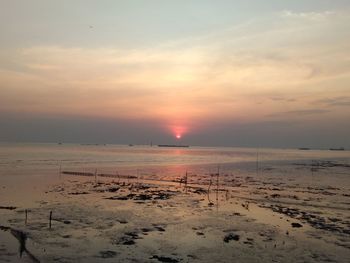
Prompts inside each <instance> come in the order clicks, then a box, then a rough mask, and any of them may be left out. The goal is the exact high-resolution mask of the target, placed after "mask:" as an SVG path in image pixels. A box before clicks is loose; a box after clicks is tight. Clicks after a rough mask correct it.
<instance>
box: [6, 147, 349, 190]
mask: <svg viewBox="0 0 350 263" xmlns="http://www.w3.org/2000/svg"><path fill="white" fill-rule="evenodd" d="M62 171H77V172H90V173H95V172H97V173H101V174H102V173H104V174H115V175H118V174H125V175H126V174H127V175H137V176H142V177H143V178H148V177H149V178H168V179H169V178H170V179H171V178H177V177H181V176H183V175H185V174H186V173H187V174H188V175H195V176H197V177H201V176H205V175H210V174H216V173H220V174H221V175H223V176H225V175H226V176H231V177H232V176H237V177H242V176H245V177H247V176H251V177H254V176H258V177H261V178H264V177H266V178H269V177H275V178H279V177H285V176H291V177H293V178H297V179H299V180H300V181H301V182H302V181H303V180H304V181H305V180H306V181H307V182H310V180H312V182H314V183H324V184H327V185H332V184H334V185H339V184H341V185H343V186H344V184H345V185H347V186H350V151H346V150H345V151H331V150H299V149H272V148H236V147H195V146H193V147H188V148H167V147H158V146H153V147H152V146H150V145H135V146H129V145H112V144H103V145H91V144H89V145H87V144H84V145H82V144H65V143H63V144H57V143H51V144H50V143H40V144H39V143H35V144H34V143H1V144H0V177H13V176H22V177H26V176H28V177H30V176H45V177H50V176H51V177H52V176H54V177H55V176H58V175H59V174H60V173H61V172H62Z"/></svg>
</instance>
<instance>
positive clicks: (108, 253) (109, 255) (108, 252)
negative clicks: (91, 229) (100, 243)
mask: <svg viewBox="0 0 350 263" xmlns="http://www.w3.org/2000/svg"><path fill="white" fill-rule="evenodd" d="M116 255H117V252H115V251H111V250H106V251H100V253H99V255H98V256H97V257H99V258H114V257H115V256H116Z"/></svg>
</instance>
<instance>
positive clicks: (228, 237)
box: [224, 233, 239, 243]
mask: <svg viewBox="0 0 350 263" xmlns="http://www.w3.org/2000/svg"><path fill="white" fill-rule="evenodd" d="M231 240H235V241H238V240H239V235H237V234H234V233H229V234H227V235H226V236H225V237H224V242H225V243H228V242H230V241H231Z"/></svg>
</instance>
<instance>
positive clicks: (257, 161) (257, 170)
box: [256, 148, 259, 176]
mask: <svg viewBox="0 0 350 263" xmlns="http://www.w3.org/2000/svg"><path fill="white" fill-rule="evenodd" d="M258 175H259V148H257V149H256V176H258Z"/></svg>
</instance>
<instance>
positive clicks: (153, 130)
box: [0, 0, 350, 148]
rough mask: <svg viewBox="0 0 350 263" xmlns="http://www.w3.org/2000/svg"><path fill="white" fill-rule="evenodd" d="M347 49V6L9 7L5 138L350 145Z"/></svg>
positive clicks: (40, 1) (1, 45)
mask: <svg viewBox="0 0 350 263" xmlns="http://www.w3.org/2000/svg"><path fill="white" fill-rule="evenodd" d="M349 47H350V1H348V0H344V1H341V0H293V1H289V0H285V1H280V0H264V1H263V0H255V1H253V0H250V1H249V0H248V1H247V0H246V1H233V0H220V1H213V0H212V1H210V0H176V1H171V0H138V1H136V0H124V1H121V0H120V1H118V0H114V1H112V0H111V1H107V0H95V1H91V0H90V1H89V0H84V1H83V0H75V1H71V0H61V1H53V0H27V1H19V0H0V141H8V142H69V143H117V144H129V143H133V144H148V143H150V142H151V141H152V142H153V143H155V144H156V143H175V142H179V143H183V144H190V145H201V146H245V147H282V148H284V147H315V148H329V147H347V148H350V139H349V135H350V48H349ZM177 135H178V136H181V138H180V139H176V136H177Z"/></svg>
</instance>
